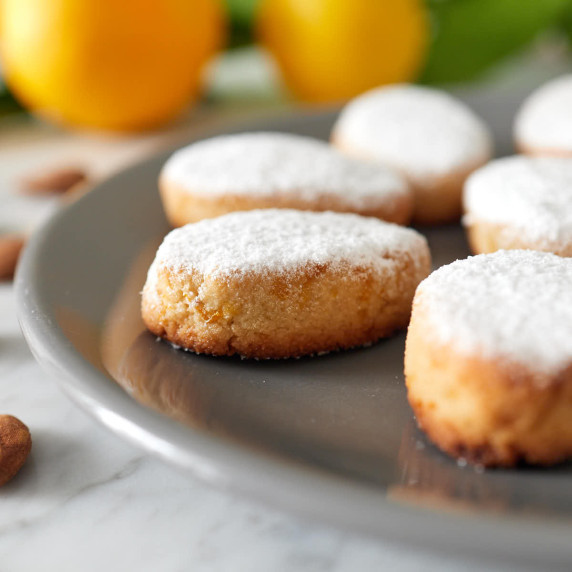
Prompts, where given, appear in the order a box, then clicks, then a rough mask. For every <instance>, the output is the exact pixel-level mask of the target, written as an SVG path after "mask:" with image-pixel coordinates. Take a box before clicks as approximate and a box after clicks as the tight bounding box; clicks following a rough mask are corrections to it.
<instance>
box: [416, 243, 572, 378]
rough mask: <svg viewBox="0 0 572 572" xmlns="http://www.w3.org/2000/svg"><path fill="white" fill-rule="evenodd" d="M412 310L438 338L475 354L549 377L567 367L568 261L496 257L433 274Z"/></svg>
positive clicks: (570, 326) (571, 271) (540, 255)
mask: <svg viewBox="0 0 572 572" xmlns="http://www.w3.org/2000/svg"><path fill="white" fill-rule="evenodd" d="M415 303H416V304H420V305H422V306H423V308H424V309H425V310H426V311H427V312H428V314H427V316H428V318H429V320H430V322H431V325H432V327H433V329H434V331H435V334H436V335H437V336H438V338H439V339H440V340H441V341H442V342H443V343H445V344H451V345H452V346H453V347H454V348H456V350H457V351H460V352H466V353H471V354H472V353H475V352H476V353H477V354H480V355H482V356H483V357H487V358H501V359H507V360H509V361H516V362H518V363H522V364H525V365H528V366H530V367H531V368H532V369H533V370H534V371H541V372H546V373H549V372H556V371H558V370H559V369H560V368H562V367H565V366H567V365H569V364H570V363H571V362H572V259H570V258H562V257H559V256H556V255H554V254H550V253H547V252H534V251H525V250H507V251H505V250H500V251H498V252H495V253H494V254H481V255H478V256H473V257H470V258H468V259H466V260H459V261H457V262H453V263H452V264H449V265H447V266H443V267H441V268H439V270H437V271H435V272H433V274H431V275H430V276H429V277H428V278H427V279H425V280H424V281H423V282H422V283H421V284H420V285H419V287H418V290H417V294H416V302H415Z"/></svg>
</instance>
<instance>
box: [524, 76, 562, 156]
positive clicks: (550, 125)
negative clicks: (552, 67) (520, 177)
mask: <svg viewBox="0 0 572 572" xmlns="http://www.w3.org/2000/svg"><path fill="white" fill-rule="evenodd" d="M514 139H515V145H516V147H517V149H518V150H519V151H520V152H521V153H526V154H528V155H553V156H563V157H572V74H569V75H565V76H562V77H559V78H557V79H554V80H552V81H549V82H548V83H546V84H544V85H543V86H541V87H540V88H538V89H537V90H536V91H534V92H533V93H532V94H531V95H530V96H529V97H528V98H527V99H526V100H525V101H524V103H523V104H522V106H521V108H520V110H519V112H518V114H517V116H516V119H515V122H514Z"/></svg>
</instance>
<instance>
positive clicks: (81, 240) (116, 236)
mask: <svg viewBox="0 0 572 572" xmlns="http://www.w3.org/2000/svg"><path fill="white" fill-rule="evenodd" d="M473 103H474V104H476V105H477V106H478V105H479V101H476V102H473ZM480 104H481V106H483V108H482V109H481V112H482V113H483V112H484V113H485V114H486V115H487V116H488V118H489V121H491V123H492V124H493V125H494V127H495V129H496V131H497V140H498V141H499V145H500V148H501V151H502V150H506V147H507V145H508V134H509V131H508V125H507V123H508V121H509V119H508V118H509V117H510V116H511V115H512V113H511V112H512V109H510V110H509V109H508V108H505V109H504V111H503V107H502V105H500V104H498V102H497V104H495V107H494V108H492V110H491V108H490V107H488V106H487V105H486V101H484V102H480ZM491 111H492V112H493V113H491ZM333 119H334V115H333V114H331V113H323V114H312V115H309V114H300V113H299V114H296V115H292V116H289V117H286V118H281V119H279V120H275V121H267V122H265V123H264V124H263V125H257V126H250V128H251V129H253V128H264V129H267V130H270V129H272V130H282V131H290V132H296V133H305V134H312V135H315V136H318V137H327V134H328V132H329V130H330V128H331V125H332V121H333ZM234 131H240V129H232V130H226V132H234ZM213 134H214V133H208V134H205V133H203V134H202V135H213ZM198 137H199V135H198V134H197V136H196V137H195V138H198ZM167 156H168V154H163V155H161V156H158V157H156V158H154V159H152V160H150V161H146V162H144V163H142V164H140V165H137V166H135V167H133V168H131V169H129V170H127V171H124V172H123V173H121V174H119V175H117V176H115V177H113V178H112V179H110V180H108V181H106V182H104V183H102V184H101V185H99V186H98V187H97V188H96V189H94V190H93V191H92V192H90V193H89V194H87V195H86V196H84V197H82V198H81V199H80V200H79V201H77V202H76V203H74V204H71V205H70V206H68V207H67V208H66V209H64V210H62V211H61V212H59V213H57V214H56V216H55V217H54V218H52V219H51V220H50V221H49V223H48V224H47V225H45V227H44V228H43V229H42V230H41V231H40V232H38V233H37V234H36V235H35V237H34V238H33V240H32V241H31V244H30V245H29V247H28V248H27V249H26V252H25V255H24V257H23V260H22V262H21V265H20V268H19V272H18V276H17V285H16V287H17V293H18V304H19V311H20V319H21V324H22V329H23V331H24V334H25V336H26V338H27V340H28V342H29V344H30V347H31V348H32V351H33V352H34V355H35V356H36V358H37V359H38V360H39V361H40V363H42V364H43V365H44V366H45V367H46V368H47V369H48V370H49V371H50V372H52V373H53V374H54V375H55V377H56V379H57V380H58V381H59V383H60V384H61V386H62V387H63V389H64V390H65V391H66V392H67V393H68V394H69V395H70V396H71V397H72V398H73V399H74V400H75V401H76V402H77V403H78V404H79V405H80V406H81V407H82V408H84V409H85V410H86V411H87V412H88V413H90V414H91V415H93V416H94V417H95V418H96V419H98V420H99V421H101V422H102V423H103V424H104V425H106V426H107V427H109V428H110V429H111V430H113V431H115V432H116V433H117V434H119V435H121V436H122V437H124V438H126V439H128V440H129V441H132V442H134V443H136V444H138V445H140V446H142V447H143V448H145V449H147V450H148V451H150V452H152V453H154V454H157V455H158V456H160V457H162V458H164V459H166V460H168V461H169V462H171V463H174V464H176V465H178V466H179V467H182V468H184V469H186V470H188V471H189V472H191V473H193V474H194V475H196V476H199V477H200V478H203V479H205V480H207V481H208V482H210V483H213V484H215V485H218V486H221V487H225V488H230V489H233V490H236V491H240V492H244V493H248V494H249V495H251V496H252V497H254V498H256V499H259V500H263V501H266V502H270V503H273V504H275V505H279V506H281V507H283V508H286V509H288V510H291V511H294V512H296V513H298V514H302V515H305V516H309V517H312V518H317V519H321V520H324V521H327V522H330V523H333V524H336V525H340V526H344V527H350V528H353V529H356V530H359V531H362V532H366V533H369V534H373V535H383V536H385V537H388V538H391V539H394V540H398V541H405V542H408V543H412V542H414V543H416V544H418V545H422V546H425V547H431V548H437V549H446V550H447V551H448V552H449V553H459V554H461V553H462V554H465V555H469V556H473V557H480V558H492V559H496V560H498V561H510V562H512V563H517V562H520V563H527V564H529V565H533V566H534V565H540V564H542V566H543V567H546V566H548V565H549V564H550V565H561V566H565V565H566V563H569V562H570V560H571V558H572V535H571V534H570V532H571V529H570V524H571V523H572V486H571V483H572V479H571V476H572V469H571V467H570V465H569V464H568V465H563V466H559V467H556V468H553V469H550V470H542V469H532V468H528V469H521V470H515V471H500V470H499V471H486V472H484V473H483V472H479V471H476V470H475V469H473V468H471V467H462V466H458V465H457V464H456V463H455V462H454V461H452V460H451V459H449V458H447V457H445V456H444V455H442V454H441V453H439V452H438V451H437V450H436V449H435V448H434V447H432V446H431V445H430V444H429V443H428V442H427V441H426V440H425V438H424V437H423V435H421V434H420V433H419V432H418V430H417V429H416V427H415V423H414V419H413V416H412V414H411V411H410V409H409V407H408V405H407V402H406V396H405V390H404V384H403V376H402V356H403V345H404V336H403V335H400V336H397V337H394V338H392V339H390V340H386V341H383V342H381V343H379V344H377V345H375V346H374V347H372V348H369V349H360V350H355V351H350V352H344V353H339V354H333V355H328V356H323V357H320V358H314V359H301V360H283V361H277V362H253V361H248V360H246V361H241V360H240V359H220V358H211V357H207V356H196V355H193V354H190V353H185V352H182V351H177V350H174V349H173V348H171V347H170V346H169V345H167V344H165V343H163V342H157V341H156V340H155V339H154V338H153V337H152V336H151V335H150V334H148V333H147V332H145V330H144V328H143V326H142V323H141V321H140V318H139V310H138V308H139V294H138V293H139V291H140V289H141V286H142V284H143V280H144V276H145V270H146V268H147V266H148V264H149V262H150V260H151V258H152V256H153V253H154V249H155V248H156V246H157V244H158V242H159V241H160V239H161V237H162V236H163V235H164V234H165V232H166V231H167V230H168V227H167V223H166V221H165V219H164V216H163V214H162V210H161V205H160V203H159V199H158V195H157V188H156V180H157V174H158V172H159V169H160V167H161V165H162V164H163V162H164V161H165V159H166V157H167ZM426 234H427V236H428V238H429V240H430V244H431V247H432V250H433V254H434V259H435V262H436V264H437V265H439V264H443V263H446V262H448V261H450V260H453V259H455V258H457V257H464V256H466V255H467V253H468V251H467V247H466V244H465V240H464V237H463V234H462V232H461V230H460V229H459V228H458V227H445V228H440V229H434V230H431V231H429V232H426Z"/></svg>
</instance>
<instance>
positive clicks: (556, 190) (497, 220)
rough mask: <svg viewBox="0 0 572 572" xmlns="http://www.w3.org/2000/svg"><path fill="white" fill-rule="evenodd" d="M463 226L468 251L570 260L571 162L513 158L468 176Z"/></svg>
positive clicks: (495, 162)
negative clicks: (528, 252) (513, 251)
mask: <svg viewBox="0 0 572 572" xmlns="http://www.w3.org/2000/svg"><path fill="white" fill-rule="evenodd" d="M464 206H465V213H466V214H465V217H464V218H463V224H464V226H465V228H466V231H467V236H468V240H469V243H470V246H471V249H472V251H473V252H474V253H487V252H494V251H495V250H499V249H531V250H542V251H546V252H553V253H555V254H559V255H561V256H572V161H571V160H570V159H563V158H557V157H526V156H523V155H517V156H514V157H508V158H504V159H498V160H496V161H493V162H491V163H489V164H488V165H486V166H485V167H483V168H481V169H479V170H478V171H476V172H475V173H473V174H472V175H471V176H470V177H469V179H468V180H467V182H466V185H465V192H464Z"/></svg>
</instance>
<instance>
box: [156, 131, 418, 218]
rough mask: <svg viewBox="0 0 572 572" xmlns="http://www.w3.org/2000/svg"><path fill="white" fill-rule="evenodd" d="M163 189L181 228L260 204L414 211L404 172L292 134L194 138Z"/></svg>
mask: <svg viewBox="0 0 572 572" xmlns="http://www.w3.org/2000/svg"><path fill="white" fill-rule="evenodd" d="M159 187H160V191H161V198H162V201H163V205H164V207H165V212H166V213H167V218H168V219H169V221H170V222H171V223H172V224H173V225H174V226H182V225H183V224H187V223H189V222H196V221H198V220H201V219H203V218H213V217H216V216H219V215H222V214H226V213H229V212H233V211H244V210H252V209H258V208H295V209H300V210H311V211H325V210H330V211H337V212H355V213H357V214H361V215H366V216H375V217H378V218H381V219H383V220H387V221H389V222H394V223H397V224H407V223H408V222H409V221H410V219H411V213H412V210H413V196H412V193H411V190H410V189H409V185H408V184H407V182H406V181H405V180H404V178H403V177H402V176H401V175H399V174H398V173H397V172H395V171H393V170H392V169H390V168H386V167H382V166H376V165H371V164H369V163H365V162H362V161H358V160H355V159H351V158H348V157H345V156H344V155H342V154H341V153H339V152H337V151H336V150H335V149H333V148H332V147H331V146H330V145H328V144H327V143H324V142H323V141H319V140H317V139H311V138H309V137H302V136H300V135H289V134H286V133H242V134H238V135H223V136H220V137H214V138H212V139H207V140H204V141H199V142H197V143H193V144H192V145H189V146H188V147H185V148H183V149H181V150H179V151H177V152H176V153H175V154H174V155H173V156H172V157H171V158H170V159H169V160H168V161H167V163H166V164H165V166H164V168H163V170H162V172H161V175H160V178H159Z"/></svg>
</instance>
